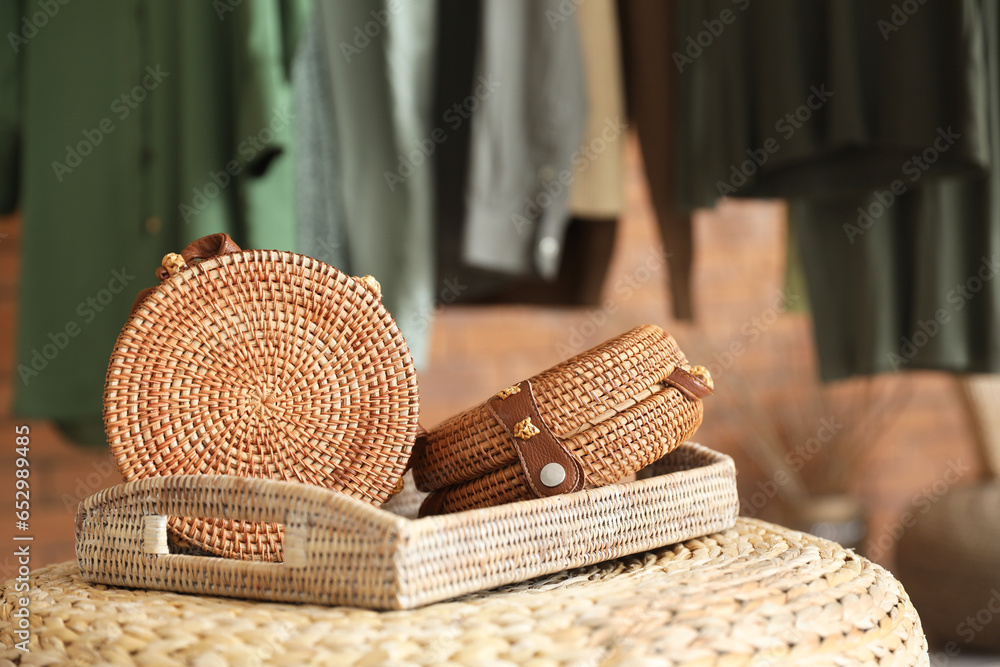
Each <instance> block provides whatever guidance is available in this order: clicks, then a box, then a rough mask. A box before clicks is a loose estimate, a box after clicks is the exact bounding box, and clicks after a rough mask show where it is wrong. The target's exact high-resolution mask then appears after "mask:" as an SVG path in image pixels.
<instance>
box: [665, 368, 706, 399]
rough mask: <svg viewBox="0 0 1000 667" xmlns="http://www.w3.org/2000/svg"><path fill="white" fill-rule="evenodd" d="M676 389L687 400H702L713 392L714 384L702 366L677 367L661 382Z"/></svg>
mask: <svg viewBox="0 0 1000 667" xmlns="http://www.w3.org/2000/svg"><path fill="white" fill-rule="evenodd" d="M663 381H664V382H665V383H666V384H669V385H671V386H673V387H677V389H679V390H680V391H681V393H683V394H684V395H686V396H687V397H688V398H693V399H695V400H698V399H702V398H704V397H705V396H708V395H709V394H711V393H713V392H714V391H715V384H714V383H713V382H712V376H711V375H710V374H709V372H708V369H706V368H704V367H703V366H694V367H691V366H678V367H677V368H675V369H674V371H673V372H672V373H671V374H670V375H668V376H667V377H666V378H664V380H663Z"/></svg>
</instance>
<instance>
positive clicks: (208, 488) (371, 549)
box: [76, 444, 739, 609]
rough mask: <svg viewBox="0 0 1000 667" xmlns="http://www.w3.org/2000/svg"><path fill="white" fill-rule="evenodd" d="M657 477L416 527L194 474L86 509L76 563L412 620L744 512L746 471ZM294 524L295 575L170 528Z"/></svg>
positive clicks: (727, 464)
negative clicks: (212, 521) (427, 608)
mask: <svg viewBox="0 0 1000 667" xmlns="http://www.w3.org/2000/svg"><path fill="white" fill-rule="evenodd" d="M650 472H651V473H658V474H654V475H653V476H652V477H649V478H647V479H643V480H640V481H635V482H629V483H626V484H616V485H612V486H607V487H603V488H600V489H594V490H589V491H580V492H577V493H570V494H564V495H560V496H556V497H552V498H545V499H539V500H531V501H526V502H523V503H513V504H510V505H503V506H501V507H493V508H488V509H484V510H475V511H470V512H461V513H457V514H449V515H445V516H438V517H428V518H424V519H418V520H416V521H413V520H409V519H405V518H403V517H400V516H397V515H394V514H392V513H390V512H387V511H385V510H381V509H376V508H374V507H372V506H370V505H368V504H366V503H363V502H360V501H358V500H355V499H353V498H350V497H348V496H346V495H344V494H342V493H337V492H333V491H328V490H326V489H321V488H319V487H315V486H309V485H305V484H290V483H287V482H277V481H272V480H263V479H248V478H243V477H223V476H217V475H216V476H213V475H184V476H170V477H155V478H150V479H144V480H138V481H135V482H128V483H125V484H120V485H118V486H116V487H113V488H111V489H106V490H104V491H101V492H99V493H97V494H95V495H94V496H91V497H90V498H88V499H86V500H85V501H83V502H82V503H81V504H80V508H79V510H78V512H77V517H76V553H77V559H78V561H79V564H80V569H81V571H82V572H83V576H84V577H85V578H86V579H88V580H89V581H93V582H95V583H104V584H114V585H121V586H134V587H140V588H158V589H168V590H174V591H181V592H187V593H201V594H212V595H229V596H234V597H247V598H254V599H266V600H273V601H283V602H315V603H322V604H350V605H355V606H361V607H369V608H374V609H403V608H411V607H416V606H420V605H424V604H428V603H431V602H437V601H439V600H444V599H447V598H451V597H455V596H457V595H463V594H465V593H470V592H473V591H479V590H483V589H486V588H492V587H494V586H499V585H502V584H508V583H512V582H515V581H523V580H524V579H528V578H531V577H535V576H540V575H543V574H551V573H553V572H558V571H560V570H563V569H565V568H567V567H574V566H581V565H589V564H591V563H595V562H599V561H602V560H606V559H608V558H614V557H617V556H622V555H625V554H630V553H636V552H638V551H642V550H644V549H650V548H654V547H659V546H663V545H665V544H671V543H674V542H677V541H680V540H684V539H688V538H691V537H695V536H697V535H704V534H707V533H710V532H713V531H717V530H723V529H725V528H728V527H729V526H731V525H732V523H733V521H734V520H735V519H736V512H737V510H738V508H739V499H738V497H737V494H736V478H735V469H734V466H733V462H732V459H730V458H729V457H727V456H725V455H722V454H718V453H716V452H713V451H711V450H709V449H707V448H705V447H701V446H700V445H693V444H689V445H685V446H684V447H681V448H679V449H678V450H677V451H675V452H674V453H672V454H671V455H670V456H669V457H668V458H667V459H666V460H664V461H663V462H662V463H661V464H659V465H657V466H656V467H654V469H653V470H652V471H650ZM222 512H224V513H227V514H228V515H230V516H234V518H238V519H243V520H247V521H271V522H275V523H281V524H283V525H284V537H285V541H284V544H283V548H284V557H285V560H284V562H283V563H261V562H256V561H246V560H234V559H228V558H216V557H205V556H193V555H183V554H178V553H170V547H169V542H168V540H167V534H166V531H165V525H166V518H167V517H169V516H198V517H215V516H219V513H222Z"/></svg>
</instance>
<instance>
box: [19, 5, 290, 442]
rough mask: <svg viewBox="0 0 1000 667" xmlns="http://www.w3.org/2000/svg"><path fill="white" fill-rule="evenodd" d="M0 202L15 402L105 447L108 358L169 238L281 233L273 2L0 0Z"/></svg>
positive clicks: (281, 90)
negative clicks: (17, 271) (14, 258)
mask: <svg viewBox="0 0 1000 667" xmlns="http://www.w3.org/2000/svg"><path fill="white" fill-rule="evenodd" d="M0 12H2V13H0V28H2V31H0V32H2V34H3V35H4V36H5V38H6V40H7V41H8V42H9V44H8V45H5V46H4V48H2V49H0V208H2V209H3V212H9V211H11V210H13V209H20V211H21V212H22V215H23V220H24V223H23V224H24V228H23V234H22V256H23V263H22V273H21V292H20V313H19V319H18V349H17V368H16V372H15V377H14V381H15V382H16V389H15V399H14V411H15V414H17V415H19V416H22V417H30V418H47V419H51V420H55V421H56V422H57V423H59V424H60V425H61V426H63V428H64V429H65V430H66V431H67V432H69V433H70V435H71V436H74V437H76V438H77V439H80V440H84V441H90V442H94V443H102V442H103V441H104V439H103V433H102V429H101V427H100V421H101V404H102V401H101V398H102V391H103V383H104V374H105V369H106V367H107V360H108V358H109V356H110V353H111V348H112V346H113V344H114V341H115V337H116V335H117V333H118V331H119V330H120V329H121V327H122V325H123V324H124V322H125V319H126V316H127V314H128V311H129V308H130V306H131V305H132V300H133V299H134V297H135V295H136V293H137V292H138V291H139V290H140V289H141V288H143V287H148V286H150V285H152V284H154V283H155V282H156V280H155V278H154V275H153V270H154V269H155V267H157V266H158V265H159V263H160V260H161V258H162V256H163V255H164V254H165V253H167V252H179V250H180V249H181V248H182V247H183V246H184V245H185V244H187V243H188V242H189V241H191V240H193V239H195V238H197V237H199V236H202V235H205V234H209V233H214V232H219V231H225V232H228V233H229V234H231V235H232V236H233V237H234V239H235V240H236V241H237V242H238V243H239V244H240V245H242V246H243V247H261V248H282V249H292V248H294V243H295V224H294V223H295V220H294V211H293V207H294V197H293V184H292V169H293V165H292V159H291V156H290V155H289V153H290V151H291V150H292V136H291V134H292V124H293V118H292V115H291V105H290V101H291V100H290V95H291V91H290V86H289V76H288V73H289V68H290V63H291V57H292V49H293V46H294V41H295V39H296V32H297V26H298V25H299V23H300V17H302V16H304V7H302V6H301V5H300V4H299V3H293V2H281V1H280V0H261V1H259V2H257V1H255V2H234V1H231V0H225V1H222V0H220V1H216V2H207V1H204V0H184V1H179V2H152V1H148V0H132V1H129V2H120V1H112V0H89V1H88V2H70V3H67V4H60V3H59V2H55V1H53V2H50V3H49V2H20V3H17V2H9V3H3V8H2V9H0Z"/></svg>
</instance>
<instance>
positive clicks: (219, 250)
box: [128, 233, 240, 317]
mask: <svg viewBox="0 0 1000 667" xmlns="http://www.w3.org/2000/svg"><path fill="white" fill-rule="evenodd" d="M233 252H240V247H239V246H238V245H236V243H235V242H234V241H233V240H232V239H231V238H230V237H229V234H223V233H219V234H209V235H208V236H203V237H201V238H200V239H197V240H195V241H192V242H191V243H189V244H187V246H186V247H185V248H184V250H182V251H181V258H182V259H183V260H184V264H185V265H186V266H190V265H191V264H192V263H193V262H194V261H195V260H198V261H205V260H206V259H212V258H213V257H218V256H219V255H228V254H229V253H233ZM172 256H173V255H172V254H168V255H166V256H164V258H163V259H164V265H160V266H158V267H156V277H157V278H158V279H159V280H160V282H163V281H164V280H166V279H167V278H169V277H170V276H171V275H173V272H171V271H170V269H169V268H168V267H167V266H165V264H166V263H167V258H168V257H172ZM155 289H156V287H155V286H154V287H147V288H145V289H143V290H140V291H139V294H138V295H137V296H136V297H135V301H133V302H132V309H131V310H129V313H128V315H129V317H132V315H133V314H134V313H135V311H136V309H137V308H138V307H139V305H140V304H141V303H142V302H143V301H145V300H146V297H147V296H149V295H150V294H151V293H152V292H153V290H155Z"/></svg>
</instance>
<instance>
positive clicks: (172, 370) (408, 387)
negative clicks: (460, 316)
mask: <svg viewBox="0 0 1000 667" xmlns="http://www.w3.org/2000/svg"><path fill="white" fill-rule="evenodd" d="M104 406H105V407H104V415H105V425H106V429H107V435H108V441H109V443H110V446H111V451H112V453H113V455H114V457H115V460H116V462H117V463H118V467H119V468H120V470H121V471H122V475H123V476H124V478H125V479H126V480H133V479H142V478H146V477H154V476H161V475H175V474H198V473H201V474H216V475H223V474H224V475H240V476H250V477H265V478H271V479H280V480H288V481H298V482H304V483H308V484H315V485H319V486H323V487H326V488H331V489H336V490H338V491H342V492H344V493H347V494H349V495H351V496H353V497H355V498H358V499H361V500H364V501H366V502H369V503H372V504H375V505H379V504H381V503H383V502H384V501H386V500H387V499H388V498H389V497H390V495H391V494H392V493H393V492H394V491H395V490H396V489H397V488H398V486H399V484H400V481H401V476H402V474H403V472H404V470H405V467H406V464H407V461H408V458H409V455H410V450H411V448H412V445H413V441H414V438H415V436H416V427H417V385H416V377H415V373H414V370H413V366H412V363H411V361H410V357H409V352H408V350H407V348H406V344H405V342H404V341H403V338H402V336H401V335H400V333H399V330H398V329H397V327H396V324H395V323H394V322H393V320H392V318H391V317H390V316H389V314H388V313H387V312H386V310H385V308H384V307H383V306H382V304H381V302H380V299H379V292H378V288H377V284H376V283H372V282H366V281H365V280H362V279H356V278H352V277H350V276H348V275H346V274H344V273H342V272H340V271H338V270H336V269H334V268H332V267H330V266H328V265H326V264H324V263H323V262H319V261H317V260H314V259H311V258H309V257H305V256H303V255H298V254H294V253H290V252H278V251H272V250H268V251H262V250H247V251H240V252H232V253H230V254H223V255H220V256H217V257H214V258H212V259H208V260H206V261H203V262H200V263H193V262H192V265H191V266H190V267H188V268H185V269H184V270H181V271H180V272H178V273H177V274H176V275H173V276H170V277H168V278H166V279H165V280H164V281H163V282H162V283H161V284H160V285H159V286H158V287H157V288H156V289H155V290H154V291H152V293H151V294H149V296H147V297H146V298H145V300H144V301H142V305H141V306H140V307H138V308H137V309H136V310H135V312H134V313H133V315H132V316H131V317H130V319H129V321H128V323H127V324H126V325H125V328H124V329H123V330H122V332H121V334H120V336H119V338H118V341H117V343H116V344H115V348H114V351H113V353H112V356H111V362H110V365H109V368H108V376H107V384H106V389H105V397H104ZM170 529H171V531H172V533H173V535H174V537H175V538H177V539H179V540H180V541H181V542H186V543H189V544H193V545H195V546H197V547H200V548H202V549H205V550H207V551H210V552H213V553H216V554H219V555H224V556H232V557H238V558H252V559H264V560H280V559H281V531H280V529H279V528H278V527H277V526H275V525H271V524H263V523H261V524H249V523H246V522H236V521H229V520H221V519H220V520H211V521H206V520H201V519H182V518H173V519H171V523H170Z"/></svg>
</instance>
